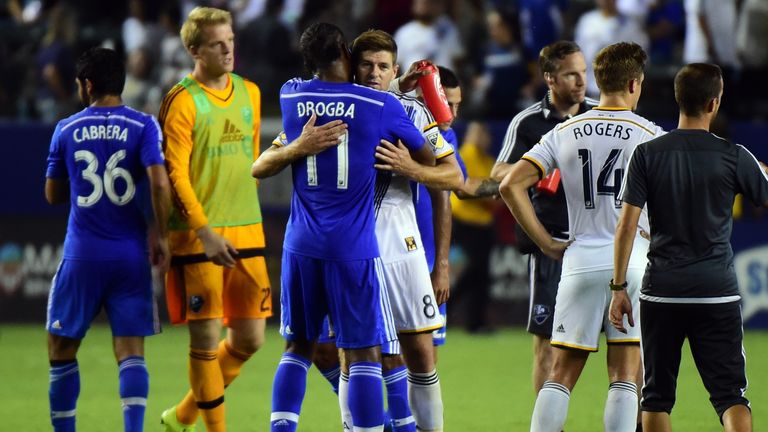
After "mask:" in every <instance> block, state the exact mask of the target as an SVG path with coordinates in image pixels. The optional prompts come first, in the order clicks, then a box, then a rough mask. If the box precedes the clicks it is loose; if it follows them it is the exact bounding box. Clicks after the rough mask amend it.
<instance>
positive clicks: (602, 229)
mask: <svg viewBox="0 0 768 432" xmlns="http://www.w3.org/2000/svg"><path fill="white" fill-rule="evenodd" d="M663 132H664V131H663V130H662V129H661V128H659V127H658V126H656V125H655V124H653V123H652V122H650V121H648V120H646V119H644V118H643V117H640V116H639V115H637V114H635V113H633V112H632V111H630V110H628V109H626V108H608V107H598V108H595V109H593V110H590V111H588V112H586V113H584V114H581V115H578V116H576V117H574V118H572V119H571V120H568V121H566V122H564V123H562V124H560V125H559V126H557V127H556V128H555V129H553V130H552V131H550V132H549V133H547V134H546V135H544V137H543V138H542V139H541V142H539V143H538V144H536V145H535V146H533V148H532V149H531V150H530V151H529V152H527V153H526V154H525V155H523V157H522V158H523V159H525V160H527V161H529V162H531V163H532V164H534V165H535V166H536V167H537V168H538V169H539V171H540V173H541V175H542V177H543V176H544V175H546V174H547V173H549V172H550V171H551V170H553V169H554V168H560V173H561V179H562V180H561V182H560V184H561V187H562V188H563V189H564V190H565V198H566V201H567V203H568V222H569V231H570V237H571V238H572V239H573V243H572V244H571V245H570V246H569V247H568V249H566V251H565V256H564V257H563V273H562V274H563V275H569V274H576V273H581V272H587V271H599V270H610V269H612V268H613V240H614V236H615V232H616V224H617V222H618V219H619V211H620V209H621V201H620V200H619V199H618V197H619V190H620V189H621V184H622V180H623V176H624V170H625V168H626V166H627V162H628V161H629V156H630V155H631V153H632V151H634V149H635V147H636V146H637V145H638V144H640V143H643V142H645V141H648V140H650V139H653V138H655V137H656V136H659V135H661V134H663ZM640 228H641V229H645V230H646V231H647V230H648V220H647V217H645V213H643V216H642V217H641V220H640ZM638 235H639V234H638ZM634 255H637V254H633V258H632V259H630V263H629V266H630V267H632V268H637V267H640V268H644V267H645V257H644V256H643V257H635V256H634ZM635 258H637V259H635Z"/></svg>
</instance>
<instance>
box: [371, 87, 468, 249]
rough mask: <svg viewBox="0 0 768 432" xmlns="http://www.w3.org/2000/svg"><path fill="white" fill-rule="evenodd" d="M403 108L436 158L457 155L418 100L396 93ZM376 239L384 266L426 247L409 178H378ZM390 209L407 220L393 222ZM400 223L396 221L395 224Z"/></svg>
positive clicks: (383, 175) (385, 173) (392, 176)
mask: <svg viewBox="0 0 768 432" xmlns="http://www.w3.org/2000/svg"><path fill="white" fill-rule="evenodd" d="M392 94H393V95H394V96H395V97H397V99H398V100H400V103H402V104H403V108H405V112H406V113H407V114H408V117H409V118H410V119H411V120H412V121H413V123H414V124H415V125H416V127H417V128H419V129H421V130H422V131H423V132H422V133H423V135H424V138H425V139H426V140H427V142H428V145H429V146H430V147H431V149H432V152H433V153H434V155H435V158H437V159H440V158H443V157H446V156H449V155H451V154H453V151H454V150H453V146H451V145H450V144H449V143H448V142H447V141H446V140H445V139H444V138H443V136H442V135H441V134H440V130H439V129H438V127H437V123H435V120H434V118H433V117H432V114H431V113H430V112H429V111H428V110H427V108H426V107H425V106H424V104H423V103H422V102H421V101H419V100H418V99H416V98H414V97H411V96H408V95H404V94H402V93H397V92H393V93H392ZM375 200H376V202H375V207H376V236H377V238H378V242H379V252H380V254H381V259H382V261H383V262H384V263H388V262H393V261H397V260H400V259H403V258H405V257H406V256H408V255H412V254H413V253H414V252H416V251H418V252H420V253H423V252H424V246H423V244H422V242H421V236H420V235H419V227H418V225H417V223H416V211H415V209H414V207H413V200H412V197H411V186H410V180H409V179H408V178H406V177H403V176H399V175H396V174H395V175H393V174H390V173H387V172H380V173H379V175H378V177H377V178H376V193H375ZM389 208H398V209H403V211H404V212H405V214H406V215H407V217H403V216H402V215H401V216H400V217H398V218H390V217H387V216H385V215H388V214H389V213H390V212H389V211H388V210H387V209H389ZM395 219H396V220H395Z"/></svg>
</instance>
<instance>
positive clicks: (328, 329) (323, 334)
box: [317, 317, 336, 345]
mask: <svg viewBox="0 0 768 432" xmlns="http://www.w3.org/2000/svg"><path fill="white" fill-rule="evenodd" d="M317 343H321V344H325V343H332V344H334V345H335V344H336V333H334V331H333V326H332V325H331V321H330V320H329V319H328V317H325V319H324V320H323V328H322V330H320V336H319V337H318V338H317Z"/></svg>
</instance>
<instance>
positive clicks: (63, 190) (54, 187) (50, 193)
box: [45, 123, 69, 204]
mask: <svg viewBox="0 0 768 432" xmlns="http://www.w3.org/2000/svg"><path fill="white" fill-rule="evenodd" d="M60 133H61V123H59V124H57V125H56V129H55V130H54V131H53V136H52V137H51V146H50V148H49V151H48V168H47V169H46V173H45V199H46V200H47V201H48V204H64V203H66V202H67V201H69V174H68V173H67V165H66V162H65V161H64V156H63V154H62V152H63V149H62V148H61V143H60V142H59V135H60Z"/></svg>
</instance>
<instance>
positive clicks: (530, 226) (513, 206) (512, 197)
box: [499, 159, 570, 259]
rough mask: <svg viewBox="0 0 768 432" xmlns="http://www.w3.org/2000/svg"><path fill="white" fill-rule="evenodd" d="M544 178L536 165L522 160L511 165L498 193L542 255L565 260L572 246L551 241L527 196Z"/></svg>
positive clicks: (527, 160)
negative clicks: (568, 248) (567, 250)
mask: <svg viewBox="0 0 768 432" xmlns="http://www.w3.org/2000/svg"><path fill="white" fill-rule="evenodd" d="M542 176H543V172H542V169H541V168H540V167H538V166H537V165H535V164H534V162H532V161H531V160H529V159H523V160H520V161H518V162H516V163H515V164H514V165H512V169H511V171H510V172H509V174H507V176H506V177H504V180H502V182H501V185H500V186H499V192H500V193H501V197H502V198H503V199H504V202H505V203H506V204H507V207H508V208H509V210H510V211H511V212H512V215H513V216H514V217H515V219H516V220H517V222H518V223H519V224H520V226H521V227H522V228H523V230H525V233H526V234H528V237H530V238H531V240H533V241H534V243H536V245H538V246H539V248H541V251H542V252H544V254H546V255H547V256H549V257H552V258H555V259H562V258H563V253H564V252H565V248H567V247H568V245H569V244H570V243H566V242H560V241H557V240H555V239H553V238H552V236H551V235H550V234H549V232H547V230H546V229H545V228H544V225H542V224H541V221H539V218H538V217H537V216H536V212H534V210H533V204H532V203H531V198H530V197H529V196H528V188H529V187H531V186H533V185H534V184H535V183H536V182H537V181H539V180H540V179H541V177H542Z"/></svg>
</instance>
